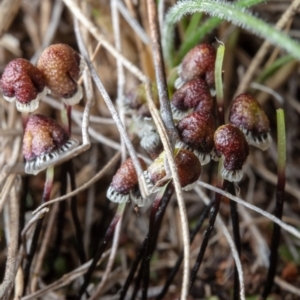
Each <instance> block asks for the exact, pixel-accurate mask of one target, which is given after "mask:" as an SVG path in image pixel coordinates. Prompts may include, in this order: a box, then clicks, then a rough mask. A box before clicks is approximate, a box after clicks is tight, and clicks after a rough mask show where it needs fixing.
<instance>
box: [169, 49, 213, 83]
mask: <svg viewBox="0 0 300 300" xmlns="http://www.w3.org/2000/svg"><path fill="white" fill-rule="evenodd" d="M215 60H216V50H215V48H214V47H213V46H211V45H209V44H200V45H197V46H196V47H194V48H192V49H191V50H190V51H189V52H188V53H187V54H186V55H185V57H184V58H183V60H182V63H181V65H180V67H179V69H178V75H179V79H178V81H177V82H175V86H176V88H179V87H180V86H181V84H182V83H184V82H187V81H189V80H192V79H195V78H202V79H205V81H206V82H207V84H208V85H209V86H210V87H214V86H215V76H214V70H215Z"/></svg>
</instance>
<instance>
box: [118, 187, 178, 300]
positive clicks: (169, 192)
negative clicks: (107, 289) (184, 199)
mask: <svg viewBox="0 0 300 300" xmlns="http://www.w3.org/2000/svg"><path fill="white" fill-rule="evenodd" d="M173 193H174V187H173V185H172V184H170V183H169V184H168V186H167V188H166V190H165V193H164V195H163V197H162V198H161V201H160V205H159V207H158V208H157V211H156V214H155V219H154V225H153V232H152V234H153V239H152V241H153V243H152V245H153V246H152V252H153V250H154V248H155V243H156V239H157V236H158V233H159V230H160V226H161V222H162V219H163V216H164V214H165V210H166V207H167V205H168V203H169V201H170V199H171V196H172V194H173ZM155 206H156V205H155ZM148 239H149V233H148V234H147V236H146V237H145V239H144V241H143V243H142V245H141V247H140V249H139V251H138V253H137V256H136V257H135V260H134V261H133V263H132V265H131V268H130V271H129V274H128V276H127V278H126V281H125V283H124V286H123V288H122V291H121V294H120V298H119V300H124V299H125V297H126V294H127V291H128V288H129V286H130V284H131V282H132V280H133V277H134V274H135V272H136V270H137V268H138V266H139V263H140V261H141V259H142V257H143V255H144V253H145V251H146V248H147V246H148ZM150 250H151V249H150ZM152 252H151V253H150V255H152ZM142 270H143V266H141V269H140V271H139V276H138V277H137V282H136V285H135V288H134V291H133V295H132V298H131V299H134V298H135V296H136V294H137V292H138V289H139V286H140V279H141V277H142Z"/></svg>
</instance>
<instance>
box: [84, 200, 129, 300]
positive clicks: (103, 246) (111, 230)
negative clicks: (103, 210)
mask: <svg viewBox="0 0 300 300" xmlns="http://www.w3.org/2000/svg"><path fill="white" fill-rule="evenodd" d="M125 206H126V203H120V204H119V206H118V209H117V212H116V214H115V216H114V218H113V219H112V221H111V223H110V225H109V227H108V229H107V231H106V233H105V236H104V238H103V240H102V242H101V243H99V245H98V247H97V251H96V254H95V256H94V258H93V261H92V263H91V265H90V267H89V269H88V270H87V272H86V274H85V275H84V282H83V284H82V285H81V287H80V290H79V292H78V299H80V298H81V296H82V295H83V294H84V293H85V290H86V288H87V286H88V284H89V282H90V279H91V276H92V274H93V272H94V270H95V268H96V266H97V263H98V261H99V259H100V258H101V257H102V254H103V252H104V251H105V249H106V247H107V244H108V242H109V241H110V239H111V237H112V236H113V234H114V231H115V227H116V225H117V223H118V222H119V220H120V218H121V217H122V215H123V212H124V209H125Z"/></svg>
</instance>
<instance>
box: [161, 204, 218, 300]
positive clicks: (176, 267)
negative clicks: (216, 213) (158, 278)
mask: <svg viewBox="0 0 300 300" xmlns="http://www.w3.org/2000/svg"><path fill="white" fill-rule="evenodd" d="M214 204H215V201H214V200H212V201H211V202H210V203H209V204H208V205H207V206H206V207H205V208H204V210H203V211H202V213H201V215H200V217H199V219H198V222H197V224H196V226H195V228H194V229H193V231H192V232H191V234H190V244H192V242H193V241H194V238H195V236H196V234H197V232H198V231H199V230H200V228H201V227H202V225H203V222H204V221H205V219H206V218H207V216H208V213H209V211H210V210H211V208H212V206H213V205H214ZM182 260H183V251H181V253H180V255H179V257H178V259H177V261H176V264H175V265H174V267H173V268H172V270H171V272H170V273H169V276H168V278H167V280H166V282H165V285H164V287H163V289H162V290H161V292H160V293H159V295H158V296H157V297H156V298H155V299H156V300H161V299H164V297H165V295H166V293H167V292H168V289H169V287H170V285H171V283H172V282H173V280H174V277H175V276H176V274H177V272H178V270H179V267H180V265H181V263H182Z"/></svg>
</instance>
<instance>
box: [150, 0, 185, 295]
mask: <svg viewBox="0 0 300 300" xmlns="http://www.w3.org/2000/svg"><path fill="white" fill-rule="evenodd" d="M147 8H148V19H149V25H150V35H151V40H152V55H153V61H154V67H155V75H156V83H157V89H158V97H159V102H160V113H161V118H162V120H163V123H164V125H165V127H166V130H167V133H168V136H169V139H170V142H171V144H173V142H175V138H176V137H177V134H176V133H177V131H176V129H175V125H174V122H173V116H172V112H171V106H170V99H169V95H168V86H167V80H166V73H165V65H164V60H163V54H162V48H161V40H160V32H159V25H158V18H157V10H156V3H155V1H154V0H147ZM182 296H185V294H183V295H182ZM183 299H184V298H183Z"/></svg>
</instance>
